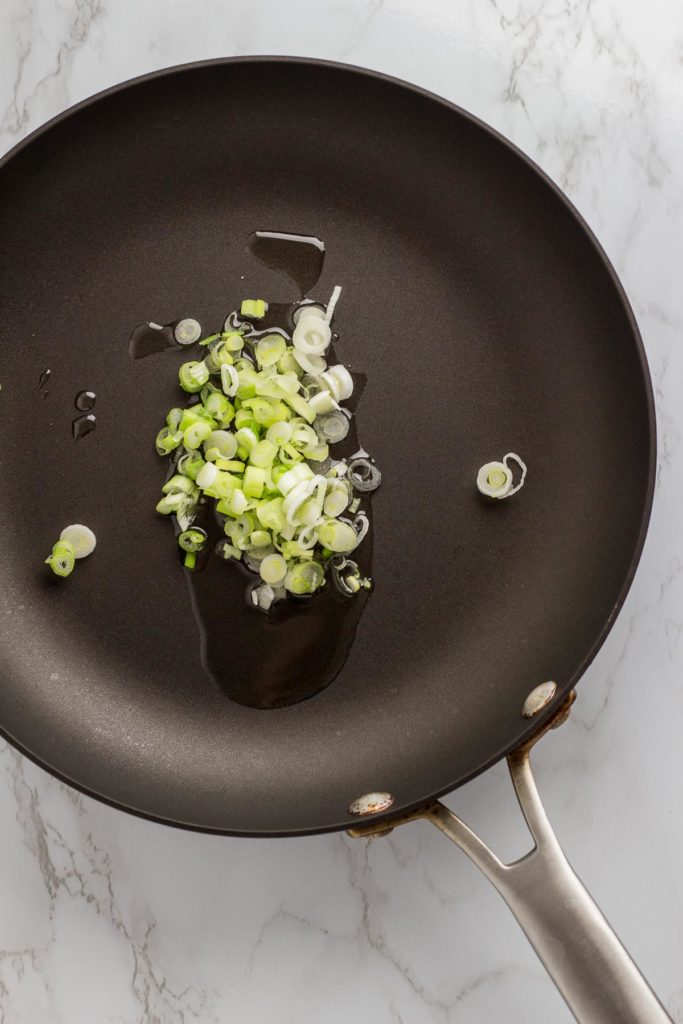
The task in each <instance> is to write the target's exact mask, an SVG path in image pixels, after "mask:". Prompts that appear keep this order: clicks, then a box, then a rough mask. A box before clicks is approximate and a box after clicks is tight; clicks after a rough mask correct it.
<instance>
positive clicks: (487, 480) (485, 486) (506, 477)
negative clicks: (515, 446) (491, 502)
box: [477, 452, 526, 498]
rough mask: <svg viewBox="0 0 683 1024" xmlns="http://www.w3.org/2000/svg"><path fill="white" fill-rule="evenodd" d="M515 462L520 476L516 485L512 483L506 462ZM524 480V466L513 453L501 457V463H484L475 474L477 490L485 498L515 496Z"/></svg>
mask: <svg viewBox="0 0 683 1024" xmlns="http://www.w3.org/2000/svg"><path fill="white" fill-rule="evenodd" d="M510 461H512V462H515V463H516V464H517V465H518V466H519V468H520V470H521V476H520V479H519V481H518V483H517V484H514V482H513V475H512V470H511V469H510V467H509V466H508V462H510ZM525 479H526V465H525V463H524V462H522V460H521V459H520V457H519V455H515V453H514V452H508V453H507V455H504V456H503V461H502V462H486V463H485V464H484V465H483V466H482V467H481V469H480V470H479V472H478V473H477V488H478V489H479V491H480V492H481V494H484V495H485V496H486V497H487V498H509V497H510V496H511V495H513V494H516V493H517V491H518V490H520V488H521V487H522V486H523V484H524V481H525Z"/></svg>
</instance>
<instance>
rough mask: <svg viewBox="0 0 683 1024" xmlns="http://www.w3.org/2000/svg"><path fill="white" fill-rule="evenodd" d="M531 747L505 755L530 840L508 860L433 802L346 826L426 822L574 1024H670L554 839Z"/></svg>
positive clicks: (366, 830)
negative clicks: (452, 850) (525, 944)
mask: <svg viewBox="0 0 683 1024" xmlns="http://www.w3.org/2000/svg"><path fill="white" fill-rule="evenodd" d="M565 717H566V712H565V713H564V717H563V718H562V720H564V718H565ZM553 724H558V723H556V722H550V723H548V724H547V725H546V727H545V728H544V729H543V730H542V732H541V733H540V735H543V734H544V733H545V732H546V731H547V730H548V728H550V727H552V725H553ZM538 738H539V736H537V737H535V738H534V740H533V742H536V740H537V739H538ZM533 742H532V743H530V744H527V745H526V746H525V747H522V748H521V749H520V750H517V751H515V752H514V753H513V754H511V755H510V756H509V757H508V767H509V769H510V775H511V777H512V784H513V786H514V788H515V792H516V794H517V799H518V800H519V804H520V807H521V808H522V813H523V814H524V817H525V819H526V823H527V825H528V827H529V831H530V833H531V836H532V838H533V840H534V843H535V845H534V848H533V849H532V850H531V852H530V853H527V854H526V855H525V856H524V857H522V858H520V859H519V860H517V861H515V862H514V863H512V864H504V863H503V862H502V861H501V860H499V859H498V857H496V855H495V854H494V853H493V852H492V851H491V850H490V849H489V847H488V846H487V845H486V844H485V843H484V842H483V841H482V840H481V839H480V838H479V837H478V836H477V835H476V834H475V833H474V832H472V830H471V829H470V828H469V827H468V826H467V825H466V824H465V823H464V822H463V821H462V820H461V819H460V818H458V816H457V815H456V814H454V813H453V812H452V811H450V810H449V809H448V808H447V807H445V806H444V805H443V804H441V803H438V802H437V803H433V804H430V805H429V806H428V807H425V808H423V809H421V810H420V811H418V812H416V813H414V814H408V815H405V816H403V817H402V818H397V819H396V820H395V821H389V822H385V823H383V824H378V825H377V826H376V827H374V828H373V826H372V825H369V826H365V827H360V828H357V829H352V830H351V835H355V836H362V835H365V836H368V835H381V834H382V833H386V832H387V831H390V830H391V828H392V827H395V825H397V824H402V823H403V822H404V821H410V820H414V819H415V818H424V819H426V820H427V821H431V822H432V824H434V825H436V827H437V828H439V829H440V830H441V831H442V832H443V833H444V835H447V836H448V838H449V839H452V840H453V842H454V843H457V845H458V846H459V847H460V849H461V850H463V851H464V852H465V853H466V854H467V856H468V857H469V858H470V860H472V861H473V862H474V863H475V864H476V865H477V867H478V868H480V870H481V871H482V872H483V873H484V874H485V875H486V877H487V878H488V879H489V881H490V882H491V883H492V884H493V885H494V886H495V887H496V889H497V890H498V892H499V893H500V895H501V896H502V897H503V899H504V900H505V902H506V903H507V905H508V906H509V908H510V910H511V911H512V913H513V914H514V915H515V917H516V918H517V920H518V922H519V924H520V925H521V927H522V929H523V931H524V933H525V935H526V936H527V938H528V939H529V941H530V943H531V945H532V946H533V948H534V949H535V950H536V953H537V954H538V956H539V958H540V960H541V962H542V964H543V966H544V967H545V968H546V970H547V971H548V973H549V975H550V977H551V978H552V979H553V981H554V982H555V984H556V985H557V987H558V989H559V990H560V992H561V993H562V995H563V997H564V999H565V1000H566V1002H567V1005H568V1006H569V1009H570V1010H571V1011H572V1013H573V1014H574V1016H575V1018H576V1019H577V1021H579V1024H672V1021H671V1018H670V1017H669V1015H668V1014H667V1013H666V1011H665V1009H664V1007H663V1006H662V1004H661V1003H660V1002H659V1000H658V999H657V996H656V995H655V994H654V992H653V991H652V989H651V988H650V986H649V985H648V983H647V982H646V981H645V979H644V978H643V976H642V974H641V973H640V971H639V970H638V968H637V967H636V965H635V964H634V962H633V960H632V959H631V957H630V956H629V954H628V953H627V952H626V950H625V949H624V947H623V946H622V944H621V942H620V941H619V939H618V938H617V936H616V935H615V934H614V932H613V931H612V929H611V927H610V925H609V924H608V923H607V921H606V919H605V918H604V916H603V915H602V913H601V911H600V910H599V909H598V907H597V906H596V904H595V903H594V901H593V899H592V898H591V896H590V894H589V893H588V891H587V890H586V889H585V888H584V886H583V885H582V883H581V881H580V880H579V878H578V877H577V876H576V874H575V873H574V871H573V869H572V867H571V865H570V864H569V861H568V860H567V858H566V857H565V855H564V853H563V851H562V848H561V846H560V844H559V843H558V841H557V837H556V836H555V833H554V832H553V830H552V827H551V825H550V822H549V821H548V818H547V816H546V813H545V810H544V808H543V804H542V803H541V798H540V796H539V794H538V790H537V788H536V783H535V781H534V777H533V774H532V771H531V763H530V761H529V751H530V749H531V746H532V745H533Z"/></svg>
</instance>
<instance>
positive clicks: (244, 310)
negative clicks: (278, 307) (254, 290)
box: [240, 299, 268, 320]
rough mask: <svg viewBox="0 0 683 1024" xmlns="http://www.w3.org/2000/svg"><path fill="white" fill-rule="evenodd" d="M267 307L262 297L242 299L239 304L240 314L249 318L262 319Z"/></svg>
mask: <svg viewBox="0 0 683 1024" xmlns="http://www.w3.org/2000/svg"><path fill="white" fill-rule="evenodd" d="M267 309H268V303H267V302H264V300H263V299H244V300H243V302H242V305H241V306H240V316H246V317H248V319H249V320H262V319H263V317H264V316H265V315H266V311H267Z"/></svg>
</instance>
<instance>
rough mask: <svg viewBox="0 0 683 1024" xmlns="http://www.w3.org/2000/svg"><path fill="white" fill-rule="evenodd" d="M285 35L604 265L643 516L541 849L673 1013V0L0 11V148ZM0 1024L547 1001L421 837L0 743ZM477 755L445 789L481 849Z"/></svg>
mask: <svg viewBox="0 0 683 1024" xmlns="http://www.w3.org/2000/svg"><path fill="white" fill-rule="evenodd" d="M249 53H295V54H307V55H316V56H322V57H327V58H331V59H336V60H344V61H348V62H351V63H356V64H362V65H367V66H369V67H373V68H378V69H381V70H383V71H387V72H390V73H392V74H395V75H398V76H401V77H404V78H407V79H410V80H412V81H414V82H417V83H419V84H421V85H423V86H426V87H427V88H429V89H432V90H434V91H436V92H438V93H442V94H443V95H444V96H447V97H449V98H451V99H453V100H455V101H456V102H458V103H460V104H461V105H463V106H464V107H466V108H468V109H469V110H471V111H473V112H474V113H475V114H477V115H479V116H480V117H482V118H484V119H485V120H486V121H488V122H490V123H491V124H493V125H494V126H495V127H496V128H498V129H500V130H501V131H502V132H504V133H505V134H506V135H508V136H509V137H510V138H512V139H513V140H514V141H515V142H516V143H517V144H518V145H519V146H521V147H522V148H523V149H524V150H525V151H526V152H527V153H529V154H530V155H531V156H532V157H533V158H534V159H536V160H537V161H538V162H539V163H540V164H541V166H542V167H543V168H544V169H545V170H546V171H547V172H548V173H549V174H550V175H551V176H552V177H553V178H554V179H555V180H556V181H557V182H558V183H559V184H560V185H561V186H562V188H564V189H565V190H566V191H567V192H568V194H569V195H570V197H571V198H572V199H573V201H574V202H575V203H576V205H577V206H578V208H579V209H580V210H581V212H582V213H583V214H584V216H585V217H586V218H587V220H588V222H589V223H590V224H591V226H592V227H593V228H594V229H595V231H596V232H597V234H598V237H599V238H600V240H601V241H602V243H603V245H604V246H605V248H606V250H607V252H608V254H609V256H610V257H611V259H612V260H613V262H614V264H615V266H616V268H617V270H618V272H619V274H620V275H621V277H622V280H623V281H624V284H625V286H626V288H627V291H628V293H629V295H630V298H631V301H632V303H633V305H634V308H635V311H636V314H637V316H638V319H639V321H640V325H641V328H642V331H643V335H644V339H645V344H646V347H647V352H648V356H649V359H650V363H651V367H652V372H653V374H654V378H655V381H656V393H657V405H658V418H659V428H660V452H659V476H658V487H657V495H656V501H655V509H654V516H653V520H652V526H651V529H650V534H649V538H648V541H647V545H646V549H645V553H644V557H643V561H642V563H641V567H640V569H639V572H638V575H637V578H636V581H635V584H634V586H633V589H632V590H631V593H630V595H629V598H628V600H627V603H626V606H625V608H624V610H623V612H622V614H621V616H620V618H619V620H618V622H617V624H616V626H615V628H614V630H613V632H612V634H611V636H610V638H609V640H608V642H607V643H606V645H605V647H604V649H603V650H602V652H601V654H600V655H599V657H598V659H597V661H596V662H595V664H594V665H593V667H592V668H591V670H590V671H589V673H588V674H587V677H586V678H585V679H584V682H583V684H582V686H581V688H580V695H579V701H578V704H577V706H576V709H575V712H574V714H573V716H572V719H571V721H570V723H569V724H568V725H566V726H565V727H564V728H563V729H562V730H560V731H559V732H558V733H556V734H554V735H553V738H552V740H550V739H549V740H546V741H545V742H544V744H542V746H541V747H540V748H539V750H538V752H537V755H536V765H537V775H538V777H539V781H540V787H541V790H542V793H543V796H544V798H545V801H546V804H547V807H548V809H549V812H550V815H551V818H552V819H553V821H554V824H555V826H556V828H557V831H558V833H559V836H560V838H561V841H562V842H563V844H564V846H565V848H566V850H567V852H568V854H569V856H570V858H571V860H572V861H573V863H574V864H575V866H576V868H577V870H578V871H579V873H580V874H582V875H583V877H584V879H585V881H586V882H587V884H588V886H589V888H590V889H591V890H592V892H593V893H594V895H595V896H596V898H597V899H598V901H599V902H600V904H601V905H602V908H603V910H604V911H605V913H606V914H607V916H608V918H609V919H610V920H611V921H612V922H613V924H614V925H615V926H616V928H617V930H618V931H619V932H620V934H621V936H622V938H623V940H624V941H625V943H626V945H627V946H628V947H629V949H630V950H631V951H632V953H633V955H634V957H635V959H636V960H637V961H638V962H639V963H640V965H641V967H642V968H643V970H644V971H645V973H646V974H647V976H648V977H649V979H650V980H651V982H652V984H653V985H654V987H655V988H656V989H657V991H658V992H659V993H660V995H661V997H662V999H663V1000H664V1002H665V1003H666V1005H667V1007H668V1009H669V1011H670V1012H671V1014H672V1016H673V1017H674V1019H675V1020H677V1021H683V972H682V971H681V967H682V964H683V956H682V954H683V881H682V878H683V874H682V872H681V846H682V844H683V812H682V810H681V788H682V787H681V783H682V782H683V744H682V743H681V736H682V734H683V687H682V685H681V670H682V668H683V642H682V637H683V522H682V519H681V513H680V509H681V504H682V501H683V445H682V443H681V431H682V430H683V407H682V405H681V400H680V395H681V384H682V383H683V352H682V350H681V342H680V336H681V329H682V327H683V288H681V286H680V275H681V267H683V184H682V183H683V131H681V123H682V118H681V115H682V113H683V8H682V7H681V6H680V4H678V3H676V2H675V0H649V2H647V3H643V2H642V0H337V2H332V0H289V2H282V0H280V2H276V0H144V2H133V0H3V2H2V5H0V147H1V149H2V150H3V151H4V150H5V149H7V148H9V147H11V146H12V145H13V144H14V143H16V142H17V141H18V140H19V139H21V138H22V137H23V136H24V135H25V134H26V133H27V132H28V131H30V130H31V129H33V128H35V127H36V126H38V125H39V124H41V123H42V122H43V121H44V120H46V119H47V118H48V117H51V116H52V115H54V114H56V113H57V112H58V111H60V110H62V109H63V108H64V107H67V106H69V105H70V104H72V103H74V102H76V101H77V100H80V99H81V98H83V97H85V96H87V95H89V94H91V93H93V92H96V91H98V90H100V89H103V88H105V87H106V86H109V85H111V84H113V83H115V82H118V81H121V80H123V79H126V78H129V77H131V76H134V75H138V74H141V73H143V72H146V71H149V70H150V69H153V68H160V67H163V66H165V65H171V64H177V63H181V62H184V61H190V60H196V59H199V58H206V57H214V56H220V55H228V54H249ZM0 767H1V768H2V783H1V785H0V835H1V839H0V1020H1V1021H2V1022H3V1024H100V1022H107V1024H133V1022H145V1024H146V1022H150V1024H157V1022H158V1024H190V1022H200V1024H210V1022H211V1024H213V1022H228V1021H230V1022H232V1021H234V1022H239V1024H257V1022H258V1024H261V1022H265V1021H268V1022H271V1024H289V1022H296V1024H320V1022H325V1024H342V1022H344V1024H346V1022H348V1021H349V1020H358V1021H366V1020H367V1021H369V1020H373V1021H374V1022H376V1024H390V1022H391V1024H399V1022H404V1024H446V1022H456V1021H457V1022H467V1024H488V1022H490V1021H498V1020H505V1021H506V1022H507V1024H522V1022H523V1024H548V1022H563V1021H568V1020H570V1019H571V1018H570V1015H569V1013H568V1011H567V1009H566V1008H565V1006H564V1004H563V1003H562V1001H561V999H560V997H559V996H558V995H557V993H556V992H555V990H554V988H553V987H552V985H551V983H550V982H549V981H548V980H547V979H546V977H545V975H544V973H543V971H542V969H541V967H540V965H539V963H538V962H537V960H536V959H535V956H534V954H533V953H532V952H531V951H530V949H529V948H528V947H527V944H526V941H525V939H524V938H523V937H522V935H521V933H519V932H518V930H517V928H516V926H515V924H514V922H513V920H512V918H511V917H510V915H509V914H508V912H507V910H506V909H505V907H504V905H503V904H502V902H501V901H500V900H499V898H498V897H497V896H496V894H495V893H494V892H493V891H492V890H491V889H490V888H489V887H488V885H487V883H486V882H485V881H484V880H483V878H481V877H480V876H479V875H478V873H477V872H476V870H475V869H474V868H473V867H472V866H471V865H470V864H469V863H468V862H467V861H466V859H465V858H464V857H463V856H462V855H461V854H460V853H459V852H458V851H457V850H455V848H452V847H451V846H450V844H448V843H447V842H446V841H445V840H444V839H443V838H442V837H441V836H439V835H438V834H437V833H436V832H435V831H432V830H430V829H428V827H427V826H425V825H411V826H409V827H407V828H405V829H402V830H401V831H400V832H398V833H395V834H394V835H393V836H392V837H391V838H390V839H386V840H381V841H376V842H374V843H366V842H358V841H351V840H349V839H347V838H345V837H343V836H325V837H318V838H313V839H306V840H279V841H269V842H265V841H247V840H237V839H221V838H216V837H209V836H201V835H193V834H186V833H182V832H176V831H173V830H170V829H164V828H162V827H159V826H156V825H153V824H149V823H147V822H143V821H139V820H136V819H134V818H130V817H127V816H126V815H124V814H121V813H119V812H117V811H113V810H110V809H109V808H107V807H104V806H101V805H99V804H97V803H95V802H94V801H92V800H90V799H87V798H84V797H81V796H79V795H77V794H76V793H74V792H72V791H70V790H68V789H66V788H65V787H64V786H63V785H61V784H59V783H57V782H56V781H54V780H53V779H52V778H50V777H48V776H47V775H46V774H44V773H43V772H42V771H41V770H39V769H38V768H36V767H35V766H33V765H32V764H30V763H28V762H27V761H25V760H24V759H23V758H22V757H20V756H18V755H17V754H16V753H15V752H14V751H13V750H11V749H7V748H3V749H2V750H0ZM510 796H511V794H510V792H509V787H508V784H507V781H506V774H505V771H504V769H503V768H500V767H499V768H498V769H495V770H493V771H492V772H490V773H489V774H488V775H487V776H485V777H483V778H480V779H478V780H476V781H475V782H474V783H473V784H471V785H470V786H469V787H467V788H465V789H464V790H462V791H461V792H459V793H457V794H455V795H453V796H452V797H450V799H449V803H450V805H451V806H453V807H457V808H458V810H459V811H461V812H462V814H463V815H464V816H465V817H466V819H467V820H469V821H470V822H472V823H473V824H475V825H476V826H477V827H478V828H480V829H481V830H482V832H483V834H484V836H485V837H487V838H489V839H490V840H491V841H492V842H493V843H494V844H496V846H497V848H498V850H499V851H500V852H501V853H502V854H506V855H509V854H514V853H519V852H521V851H522V849H523V848H524V847H523V830H522V827H521V825H520V823H519V821H518V814H517V812H516V809H515V807H514V806H513V800H511V798H510Z"/></svg>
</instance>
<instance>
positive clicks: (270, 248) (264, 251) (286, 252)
mask: <svg viewBox="0 0 683 1024" xmlns="http://www.w3.org/2000/svg"><path fill="white" fill-rule="evenodd" d="M248 250H249V252H251V254H252V255H253V256H255V257H256V259H257V260H258V261H259V262H260V263H263V265H264V266H266V267H268V269H269V270H275V271H276V272H279V273H283V274H286V275H287V277H289V278H290V279H291V280H292V281H293V282H294V284H295V285H297V287H298V288H299V291H300V292H301V295H302V297H303V296H304V295H306V294H307V292H309V291H310V290H311V288H313V287H315V285H316V284H317V283H318V279H319V277H320V275H321V273H322V269H323V263H324V262H325V243H324V242H323V241H322V240H321V239H320V238H316V236H315V235H297V234H291V233H290V232H287V231H254V232H253V233H252V234H251V235H249V241H248Z"/></svg>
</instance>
